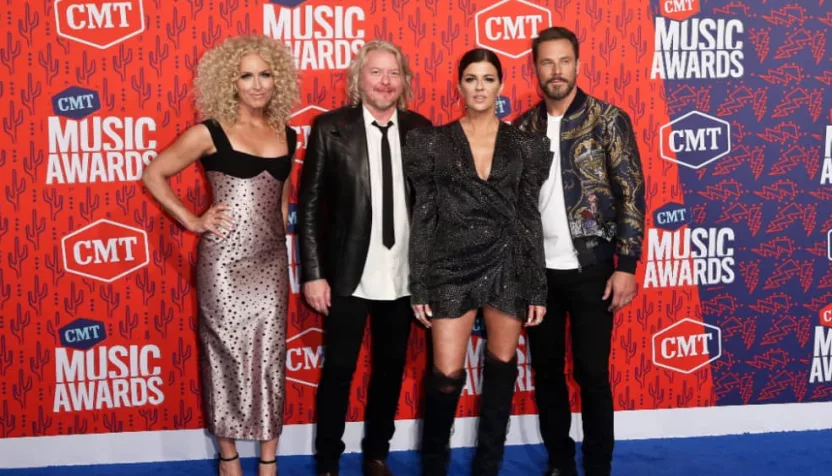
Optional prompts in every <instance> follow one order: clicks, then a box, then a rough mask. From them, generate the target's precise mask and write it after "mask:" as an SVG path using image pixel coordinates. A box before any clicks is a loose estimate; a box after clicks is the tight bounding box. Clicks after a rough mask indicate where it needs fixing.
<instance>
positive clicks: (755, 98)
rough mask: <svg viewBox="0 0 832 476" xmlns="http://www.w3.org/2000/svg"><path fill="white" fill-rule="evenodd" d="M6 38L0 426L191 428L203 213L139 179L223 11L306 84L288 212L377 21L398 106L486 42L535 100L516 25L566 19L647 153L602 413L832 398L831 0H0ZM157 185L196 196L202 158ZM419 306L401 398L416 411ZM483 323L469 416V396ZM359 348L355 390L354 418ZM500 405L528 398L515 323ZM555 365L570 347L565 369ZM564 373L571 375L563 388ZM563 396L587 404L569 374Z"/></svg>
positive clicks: (317, 342)
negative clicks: (508, 385) (307, 158)
mask: <svg viewBox="0 0 832 476" xmlns="http://www.w3.org/2000/svg"><path fill="white" fill-rule="evenodd" d="M2 3H4V6H5V8H4V9H3V12H2V17H1V19H0V21H2V24H3V29H2V33H1V34H0V72H2V74H0V110H2V111H3V112H2V130H0V141H2V144H3V145H2V151H0V243H2V245H1V246H2V253H0V395H1V396H2V399H1V400H2V403H0V437H2V438H16V437H39V436H52V435H71V434H86V433H112V432H135V431H155V430H175V429H199V428H202V427H203V420H202V416H201V398H200V391H201V390H200V381H199V378H198V375H199V374H198V371H197V365H198V359H199V348H198V345H197V343H196V334H195V329H196V327H197V318H196V293H195V289H194V286H195V280H194V264H195V261H196V243H197V240H198V237H197V236H194V235H193V234H191V233H188V232H187V231H183V229H182V228H181V227H179V226H178V225H177V224H175V223H174V222H173V221H172V220H171V219H169V218H168V217H167V216H165V214H164V213H163V212H162V211H161V210H160V208H159V206H158V205H157V204H156V203H155V202H154V201H153V200H152V199H151V198H150V196H149V194H148V193H147V192H146V191H145V190H144V189H143V187H142V184H141V181H140V180H139V179H140V176H141V173H142V170H143V169H144V167H145V166H146V165H147V164H148V163H149V162H150V161H152V160H153V159H154V157H156V155H157V154H158V153H159V151H160V150H162V149H163V148H164V147H166V146H167V145H168V144H170V143H171V142H172V141H173V139H174V138H175V137H176V136H177V135H178V134H180V133H181V132H183V131H184V130H185V129H187V128H188V127H189V126H191V125H193V124H194V123H195V122H196V121H198V120H199V118H197V117H196V115H195V112H194V107H193V95H192V79H193V72H194V68H195V65H196V64H197V61H198V60H199V58H200V57H201V55H202V54H203V53H204V52H205V51H206V50H208V49H210V48H212V47H214V46H216V45H217V44H218V43H219V42H220V41H222V40H223V39H225V38H227V37H229V36H232V35H236V34H263V35H267V36H270V37H274V38H277V39H279V40H281V41H284V42H285V43H286V44H288V45H290V47H291V48H292V50H293V52H294V54H295V55H296V58H297V65H298V68H299V72H300V81H301V84H302V95H301V102H300V103H299V104H298V105H297V107H296V110H295V112H294V115H293V117H292V120H291V125H292V126H294V127H295V128H296V130H297V131H298V132H299V134H298V154H297V156H296V160H295V164H294V170H293V174H292V177H293V183H292V193H291V197H292V206H291V209H292V215H291V217H290V221H291V222H292V223H294V220H295V215H294V201H295V200H296V196H297V194H296V190H297V180H298V177H299V172H300V170H301V168H302V167H303V156H304V151H305V145H306V143H305V141H306V138H307V136H308V134H309V131H310V124H311V121H312V119H313V118H314V117H315V116H316V115H317V114H320V113H321V112H324V111H328V110H331V109H334V108H337V107H340V106H341V105H343V103H344V97H345V86H346V85H345V74H344V68H345V67H346V66H347V65H348V64H349V62H350V60H351V58H352V57H353V55H354V53H355V52H356V51H357V50H358V49H359V48H360V47H361V45H362V44H364V43H365V42H367V41H370V40H371V39H374V38H383V39H387V40H390V41H392V42H394V43H396V44H398V45H400V46H401V47H402V48H403V49H404V51H405V53H406V54H407V55H408V56H409V61H410V64H411V66H412V67H413V69H414V71H415V75H414V79H413V90H414V98H413V100H412V102H411V103H410V107H411V108H412V109H415V110H417V111H419V112H420V113H422V114H424V115H425V116H427V117H429V118H430V119H432V120H433V121H434V123H435V124H441V123H446V122H448V121H451V120H454V119H455V118H457V117H459V115H460V114H461V113H462V111H461V110H460V109H459V108H458V106H457V99H458V96H457V94H456V89H455V88H456V62H457V61H458V59H459V57H460V56H461V55H462V54H463V53H464V52H465V51H466V50H468V49H469V48H472V47H475V46H482V47H486V48H490V49H492V50H494V51H496V52H497V53H498V54H499V55H500V58H501V60H502V61H503V67H504V70H505V73H506V74H505V83H506V84H505V88H504V90H503V92H504V96H503V97H501V98H500V102H499V105H498V114H499V116H500V117H501V118H503V119H505V120H511V119H513V118H514V117H516V116H517V115H518V114H519V113H520V112H522V111H524V110H526V109H527V108H529V107H531V106H532V105H534V104H535V103H537V102H538V101H539V100H540V96H539V93H538V89H537V82H536V79H535V76H534V73H533V69H532V61H531V52H530V42H531V39H532V38H533V37H534V36H535V35H536V32H537V31H539V30H540V29H543V28H546V27H549V26H552V25H563V26H566V27H569V28H570V29H573V30H574V31H575V32H576V33H577V35H578V37H579V38H580V40H581V67H580V74H579V79H578V84H579V86H580V87H582V88H584V89H585V90H586V91H587V92H589V93H590V94H593V95H596V96H598V97H600V98H602V99H604V100H607V101H610V102H612V103H615V104H616V105H618V106H620V107H621V108H623V109H624V110H625V111H627V113H628V114H629V115H630V116H631V118H632V119H633V122H634V124H635V127H636V132H637V137H638V145H639V148H640V150H641V155H642V158H643V161H644V169H645V173H646V175H647V177H646V178H647V187H646V190H647V198H648V207H649V209H648V214H647V225H648V226H647V230H646V234H645V247H644V256H643V260H642V262H641V263H640V265H639V268H638V280H639V283H640V289H639V295H638V297H637V299H636V301H634V303H633V304H632V305H630V306H629V307H627V308H626V309H625V310H623V311H621V312H619V313H617V314H616V316H615V335H614V342H613V356H612V361H611V364H610V368H611V377H612V383H613V389H614V393H615V406H616V409H618V410H649V409H665V408H687V407H707V406H719V405H757V404H766V403H795V402H813V401H830V400H832V266H830V264H831V263H832V117H831V116H830V110H831V109H832V92H830V86H832V66H830V65H831V64H832V62H830V60H832V54H831V53H830V48H832V33H830V32H832V8H831V7H832V6H831V5H830V3H829V1H828V0H807V1H802V2H790V1H781V0H769V1H766V2H757V1H743V0H732V1H728V0H649V1H648V0H638V1H636V0H628V1H623V0H619V1H615V0H529V1H527V0H501V1H492V0H478V1H477V0H453V1H451V0H445V1H438V0H424V1H416V0H344V1H335V0H305V1H304V0H272V1H265V0H208V1H205V0H180V1H162V0H111V1H105V0H36V1H32V2H18V1H11V0H7V1H6V2H2ZM171 183H172V185H173V187H174V189H175V190H176V192H177V193H178V195H179V196H180V197H181V198H182V200H183V201H184V202H185V203H186V204H187V206H189V207H190V208H191V209H192V210H193V211H194V212H201V211H203V210H205V209H206V208H207V207H208V206H209V204H210V203H211V196H210V194H209V191H208V188H207V187H206V182H205V180H204V176H203V173H202V171H201V170H200V168H199V166H198V165H194V166H191V167H190V168H188V169H187V170H186V171H185V172H183V173H182V174H180V175H179V176H177V177H175V178H173V179H172V180H171ZM290 232H292V233H290V235H289V236H288V237H287V240H288V249H289V253H290V269H289V273H290V277H291V279H290V281H291V299H292V302H291V306H290V312H289V318H288V329H289V332H288V336H289V337H288V345H287V366H288V370H287V376H288V381H287V388H286V392H287V398H286V402H287V404H286V408H285V418H286V421H287V423H288V424H306V423H314V421H315V409H314V405H313V402H314V395H315V391H316V385H317V381H318V378H319V375H320V370H321V366H322V365H324V362H323V350H322V341H323V335H322V331H321V328H322V326H321V316H318V315H316V314H315V313H314V312H313V311H311V310H310V308H308V307H307V306H306V305H305V304H304V303H303V300H302V296H301V295H300V294H299V290H300V288H301V283H300V282H299V276H300V269H299V267H300V264H299V254H298V246H297V242H296V237H295V236H294V234H293V233H294V230H290ZM425 337H426V334H425V332H424V330H423V329H421V328H420V329H419V330H418V331H416V332H414V333H413V336H412V339H411V342H410V347H409V359H410V364H409V366H408V368H407V374H406V376H405V382H404V389H403V391H402V395H401V403H400V407H399V418H401V419H414V418H419V417H420V408H419V404H420V401H419V394H420V381H421V377H422V375H423V372H424V365H425V352H426V345H425ZM484 346H485V340H484V336H483V335H482V333H481V332H479V330H476V331H475V333H474V335H473V336H472V338H471V341H470V345H469V348H468V353H467V359H466V365H467V367H468V370H469V377H468V378H469V380H468V382H467V385H466V387H465V391H464V394H463V397H462V402H461V405H460V408H459V416H473V415H476V408H477V400H478V393H479V392H480V389H481V365H482V363H481V362H482V356H483V350H484ZM368 364H369V361H368V355H367V348H366V346H365V349H364V350H362V354H361V357H360V360H359V369H358V371H357V373H356V377H355V383H354V389H353V393H352V405H351V407H350V410H349V420H350V421H360V420H362V418H363V407H364V403H365V398H366V392H365V388H366V385H367V381H368ZM518 366H519V367H520V369H519V370H520V373H519V376H518V379H517V393H516V396H515V401H514V413H515V414H517V415H527V414H534V413H535V412H536V408H535V405H534V401H533V394H534V380H533V378H532V375H531V372H530V365H529V352H528V348H527V344H526V340H525V338H521V342H520V346H519V349H518ZM569 367H570V366H569V364H567V369H569ZM572 385H573V389H574V388H575V387H574V383H572ZM573 398H574V401H573V406H574V409H575V410H579V409H580V402H579V400H578V398H577V396H575V397H573Z"/></svg>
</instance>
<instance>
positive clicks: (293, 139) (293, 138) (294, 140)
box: [286, 126, 298, 159]
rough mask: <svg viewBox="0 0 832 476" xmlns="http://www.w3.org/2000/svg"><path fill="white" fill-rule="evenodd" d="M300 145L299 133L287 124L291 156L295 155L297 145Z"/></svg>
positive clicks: (287, 143)
mask: <svg viewBox="0 0 832 476" xmlns="http://www.w3.org/2000/svg"><path fill="white" fill-rule="evenodd" d="M297 145H298V134H297V133H296V132H295V130H294V129H292V128H291V127H289V126H286V148H287V154H288V155H289V158H290V159H291V158H293V157H294V156H295V147H296V146H297Z"/></svg>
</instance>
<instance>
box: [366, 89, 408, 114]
mask: <svg viewBox="0 0 832 476" xmlns="http://www.w3.org/2000/svg"><path fill="white" fill-rule="evenodd" d="M374 93H375V91H372V90H370V91H367V90H362V91H361V102H363V103H365V104H369V105H370V106H371V107H373V108H375V109H378V110H386V109H389V108H391V107H395V106H396V105H397V104H398V103H399V98H400V97H401V95H402V91H399V92H398V94H394V95H393V97H392V98H391V99H386V98H383V97H381V96H382V95H381V94H374Z"/></svg>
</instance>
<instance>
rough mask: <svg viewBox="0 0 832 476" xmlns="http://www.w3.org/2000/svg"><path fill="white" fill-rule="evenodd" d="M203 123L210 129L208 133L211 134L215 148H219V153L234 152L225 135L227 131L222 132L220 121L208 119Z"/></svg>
mask: <svg viewBox="0 0 832 476" xmlns="http://www.w3.org/2000/svg"><path fill="white" fill-rule="evenodd" d="M202 123H203V124H204V125H205V127H207V128H208V132H210V133H211V140H213V141H214V147H216V148H217V152H231V151H232V150H234V149H232V147H231V141H229V140H228V136H227V135H225V131H224V130H222V126H221V125H220V123H219V121H217V120H216V119H206V120H204V121H202Z"/></svg>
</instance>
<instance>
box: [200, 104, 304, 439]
mask: <svg viewBox="0 0 832 476" xmlns="http://www.w3.org/2000/svg"><path fill="white" fill-rule="evenodd" d="M203 124H205V126H206V127H208V129H209V130H210V131H211V137H212V138H213V141H214V146H215V147H216V149H217V152H216V153H214V154H211V155H209V156H206V157H204V158H203V160H202V164H203V166H204V168H205V172H206V174H205V175H206V177H207V179H208V182H209V183H210V186H211V189H212V191H213V199H214V203H217V202H220V203H223V204H226V205H228V206H230V207H231V210H230V213H231V215H232V216H233V218H234V221H235V228H234V230H232V231H231V232H230V233H229V234H228V236H227V237H225V238H224V239H220V238H218V237H216V236H215V235H213V234H211V233H205V234H204V235H203V236H202V238H201V239H200V243H199V251H198V252H199V256H198V263H197V297H198V304H199V340H200V346H201V347H200V351H201V356H200V365H201V373H202V390H203V396H204V403H205V405H204V406H205V421H206V426H207V428H208V431H210V432H211V433H213V434H214V435H216V436H218V437H225V438H234V439H252V440H269V439H272V438H277V437H278V436H279V435H280V432H281V431H282V428H283V402H284V384H285V361H286V312H287V307H288V302H289V271H288V254H287V248H286V235H285V230H284V229H283V214H282V211H281V197H282V190H283V183H284V181H285V180H287V178H288V177H289V172H290V171H291V167H292V156H293V153H294V146H295V143H296V142H295V141H296V138H295V133H294V131H292V130H291V129H289V128H287V129H286V138H287V142H288V144H289V154H288V155H286V156H283V157H278V158H261V157H255V156H252V155H249V154H246V153H243V152H237V151H235V150H234V149H233V148H232V147H231V144H230V142H229V140H228V137H227V136H226V135H225V133H224V132H223V130H222V127H220V125H219V123H218V122H216V121H213V120H208V121H205V122H203Z"/></svg>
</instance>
